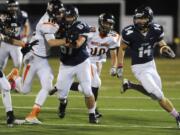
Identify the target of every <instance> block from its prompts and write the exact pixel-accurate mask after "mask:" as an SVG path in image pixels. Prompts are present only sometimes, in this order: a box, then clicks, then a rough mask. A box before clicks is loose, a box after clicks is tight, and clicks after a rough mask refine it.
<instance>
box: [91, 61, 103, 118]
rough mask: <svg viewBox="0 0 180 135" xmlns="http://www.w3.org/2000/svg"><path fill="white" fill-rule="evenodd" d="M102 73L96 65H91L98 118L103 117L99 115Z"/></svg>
mask: <svg viewBox="0 0 180 135" xmlns="http://www.w3.org/2000/svg"><path fill="white" fill-rule="evenodd" d="M101 67H102V66H101ZM98 71H99V72H98ZM100 72H101V69H99V68H98V66H96V65H95V64H91V74H92V82H91V87H92V92H93V94H94V98H95V105H96V108H95V114H96V117H97V118H100V117H102V114H101V113H99V110H98V108H97V100H98V93H99V88H100V87H101V79H100V74H99V73H100Z"/></svg>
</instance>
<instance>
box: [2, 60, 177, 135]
mask: <svg viewBox="0 0 180 135" xmlns="http://www.w3.org/2000/svg"><path fill="white" fill-rule="evenodd" d="M156 63H157V68H158V71H159V74H160V76H161V78H162V83H163V89H164V90H163V91H164V94H165V95H166V96H167V97H169V98H170V99H171V101H172V102H173V103H174V105H175V107H176V108H177V109H178V110H180V59H175V60H170V59H156ZM50 64H51V65H52V68H53V70H54V74H55V81H56V76H57V72H58V67H59V61H58V59H50ZM11 68H12V62H11V61H9V63H8V67H7V68H6V70H5V73H6V74H7V73H8V72H9V71H10V69H11ZM109 69H110V62H109V61H108V62H107V63H106V64H105V65H104V67H103V71H102V75H101V78H102V87H101V90H100V94H99V101H98V106H99V110H100V111H101V112H102V114H103V117H102V118H101V119H100V124H98V125H92V124H89V123H88V117H87V116H88V115H87V109H86V107H85V104H84V98H83V96H82V94H81V93H77V92H72V91H71V92H70V94H69V104H68V108H67V114H66V117H65V118H64V119H59V118H58V116H57V107H58V104H59V101H58V100H57V97H56V95H54V96H51V97H48V99H47V101H46V103H45V105H44V107H43V108H42V110H41V113H40V115H39V119H40V120H41V121H42V122H43V124H42V125H20V126H18V125H15V126H14V127H13V128H8V127H7V126H6V124H5V122H6V121H5V112H4V108H3V105H2V102H0V135H5V134H6V135H9V134H12V135H46V134H47V135H53V134H55V135H56V134H59V135H153V134H155V135H178V134H180V130H179V129H177V128H176V123H175V120H174V118H172V117H171V116H170V114H168V113H166V112H165V111H164V110H162V109H161V108H160V107H159V105H158V104H157V103H156V102H155V101H152V100H151V99H149V98H148V97H146V96H144V95H142V94H141V93H138V92H135V91H133V90H129V91H128V92H126V93H125V94H120V80H118V79H117V78H116V77H114V78H113V77H111V76H110V75H109ZM124 70H125V71H124V76H125V77H126V78H128V79H131V80H133V81H136V80H135V78H134V77H133V75H132V73H131V70H130V60H129V59H127V60H126V62H125V68H124ZM55 81H54V83H55ZM39 89H40V84H39V80H38V79H37V78H35V79H34V82H33V87H32V92H31V93H29V94H28V95H21V94H18V93H15V92H12V101H13V106H14V111H15V114H16V117H17V118H25V116H26V115H27V114H28V113H29V112H30V111H31V108H32V106H33V103H34V100H35V95H36V94H37V92H38V91H39Z"/></svg>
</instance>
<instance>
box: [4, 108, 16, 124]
mask: <svg viewBox="0 0 180 135" xmlns="http://www.w3.org/2000/svg"><path fill="white" fill-rule="evenodd" d="M6 115H7V125H8V127H13V124H14V120H15V117H14V113H13V111H8V112H7V113H6Z"/></svg>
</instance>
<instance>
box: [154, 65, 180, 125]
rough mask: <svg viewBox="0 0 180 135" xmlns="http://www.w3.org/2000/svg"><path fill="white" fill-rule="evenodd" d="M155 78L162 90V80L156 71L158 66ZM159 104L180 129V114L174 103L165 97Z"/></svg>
mask: <svg viewBox="0 0 180 135" xmlns="http://www.w3.org/2000/svg"><path fill="white" fill-rule="evenodd" d="M153 78H154V80H155V83H156V84H157V85H158V86H159V88H160V89H161V90H162V82H161V78H160V76H159V74H158V72H157V70H156V66H155V65H154V73H153ZM159 104H160V106H161V107H162V108H164V109H165V110H166V111H167V112H169V113H170V114H171V115H172V116H173V117H174V118H175V119H176V122H177V126H178V128H180V115H179V113H178V112H177V111H176V109H175V107H174V105H173V104H172V102H171V101H170V100H169V99H168V98H167V97H164V98H163V99H162V100H160V101H159Z"/></svg>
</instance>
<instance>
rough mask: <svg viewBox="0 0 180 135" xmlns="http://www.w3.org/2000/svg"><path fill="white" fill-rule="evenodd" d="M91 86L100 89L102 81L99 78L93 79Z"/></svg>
mask: <svg viewBox="0 0 180 135" xmlns="http://www.w3.org/2000/svg"><path fill="white" fill-rule="evenodd" d="M91 86H92V87H98V88H99V87H101V79H100V77H99V76H97V77H94V78H93V80H92V84H91Z"/></svg>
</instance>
